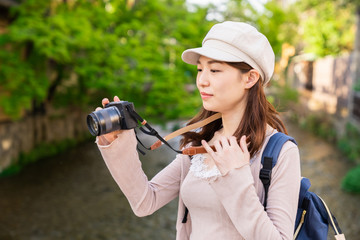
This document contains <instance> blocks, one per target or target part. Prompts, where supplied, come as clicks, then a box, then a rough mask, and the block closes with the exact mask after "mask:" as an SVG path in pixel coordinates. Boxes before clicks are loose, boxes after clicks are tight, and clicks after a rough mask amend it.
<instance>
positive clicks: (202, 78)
mask: <svg viewBox="0 0 360 240" xmlns="http://www.w3.org/2000/svg"><path fill="white" fill-rule="evenodd" d="M197 82H198V85H199V86H202V87H206V86H209V85H210V82H209V78H208V75H207V74H206V72H204V71H202V72H198V74H197Z"/></svg>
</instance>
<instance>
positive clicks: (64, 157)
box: [0, 122, 360, 240]
mask: <svg viewBox="0 0 360 240" xmlns="http://www.w3.org/2000/svg"><path fill="white" fill-rule="evenodd" d="M287 126H288V130H289V134H290V135H292V136H293V137H295V138H296V140H297V142H298V144H299V148H300V154H301V159H302V175H303V176H306V177H308V178H310V179H311V181H312V184H313V186H312V188H311V189H312V190H313V191H315V192H317V193H318V194H319V195H320V196H322V197H323V198H324V199H325V201H326V202H327V203H328V204H329V206H330V208H331V209H332V211H333V213H334V214H335V215H336V217H337V219H338V221H339V223H340V226H341V227H342V229H343V231H344V232H345V234H346V236H347V239H357V238H358V236H359V235H360V227H359V225H358V223H359V222H360V209H359V208H358V207H357V206H358V205H359V204H358V203H359V201H360V196H359V195H353V194H349V193H346V192H343V191H342V190H341V189H340V182H341V179H342V177H343V176H344V175H345V173H346V172H347V171H348V170H349V169H350V168H351V167H352V166H351V164H350V163H349V162H348V161H346V160H345V159H344V158H343V157H342V155H341V153H339V152H338V151H337V150H336V147H334V146H333V145H331V144H329V143H327V142H326V141H324V140H322V139H319V138H317V137H315V136H313V135H312V134H310V133H308V132H306V131H304V130H303V129H300V128H299V127H298V126H296V125H294V124H292V123H290V122H288V123H287ZM145 142H146V143H149V141H145ZM174 156H175V154H174V153H172V152H171V151H170V150H168V149H167V148H165V147H162V148H160V149H158V150H156V151H153V152H147V155H146V156H141V159H142V163H143V168H144V169H145V171H146V173H147V174H148V176H149V178H151V177H152V176H153V175H154V174H156V173H157V172H158V171H159V170H160V169H162V168H163V167H164V166H166V165H167V164H168V163H169V161H171V160H172V159H173V158H174ZM0 196H1V198H0V209H1V215H0V239H2V240H3V239H4V240H49V239H51V240H58V239H59V240H60V239H61V240H63V239H74V240H99V239H100V240H101V239H106V240H112V239H114V240H115V239H116V240H118V239H125V240H140V239H156V240H158V239H174V238H175V220H176V209H177V202H176V200H174V201H173V202H171V203H170V204H169V205H167V206H165V207H164V208H163V209H161V210H159V211H158V212H157V213H155V214H153V215H152V216H149V217H145V218H138V217H136V216H135V215H134V214H133V213H132V211H131V209H130V206H129V204H128V202H127V200H126V198H125V197H124V196H123V194H122V193H121V191H120V190H119V188H118V186H117V185H116V184H115V182H114V180H113V179H112V178H111V176H110V174H109V171H108V170H107V168H106V166H105V164H104V162H103V160H102V159H101V156H100V154H99V151H98V149H97V148H96V146H95V144H94V143H93V142H90V143H85V144H81V145H79V146H78V147H76V148H74V149H71V150H70V151H68V152H66V153H63V154H60V155H58V156H56V157H51V158H49V159H46V160H43V161H39V162H36V163H33V164H31V165H29V166H27V167H26V168H25V169H24V170H23V171H22V172H20V174H18V175H16V176H11V177H7V178H3V179H0Z"/></svg>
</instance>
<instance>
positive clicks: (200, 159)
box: [189, 154, 221, 179]
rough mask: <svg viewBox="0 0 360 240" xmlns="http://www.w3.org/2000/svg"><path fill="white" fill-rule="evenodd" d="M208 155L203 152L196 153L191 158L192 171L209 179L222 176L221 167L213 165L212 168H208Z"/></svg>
mask: <svg viewBox="0 0 360 240" xmlns="http://www.w3.org/2000/svg"><path fill="white" fill-rule="evenodd" d="M205 159H206V157H205V156H204V155H203V154H196V155H194V156H193V157H192V159H191V166H190V170H189V171H190V172H191V173H192V174H193V175H194V176H195V177H199V178H203V179H209V178H213V177H218V176H221V173H220V171H219V169H218V168H217V167H216V166H213V167H212V168H211V169H208V166H207V165H206V164H205V162H204V160H205Z"/></svg>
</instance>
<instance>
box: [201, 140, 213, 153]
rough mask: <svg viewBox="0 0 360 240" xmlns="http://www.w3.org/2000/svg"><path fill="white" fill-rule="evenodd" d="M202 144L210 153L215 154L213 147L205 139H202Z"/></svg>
mask: <svg viewBox="0 0 360 240" xmlns="http://www.w3.org/2000/svg"><path fill="white" fill-rule="evenodd" d="M201 145H202V146H203V147H204V148H205V150H206V152H207V153H209V154H210V155H212V154H214V151H213V150H212V149H211V147H210V146H209V144H208V143H207V142H206V141H205V140H201Z"/></svg>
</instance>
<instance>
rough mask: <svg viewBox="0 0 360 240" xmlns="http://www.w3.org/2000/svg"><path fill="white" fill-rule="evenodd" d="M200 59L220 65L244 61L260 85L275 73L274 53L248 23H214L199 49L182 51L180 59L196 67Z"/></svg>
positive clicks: (267, 42)
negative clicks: (208, 59)
mask: <svg viewBox="0 0 360 240" xmlns="http://www.w3.org/2000/svg"><path fill="white" fill-rule="evenodd" d="M200 56H205V57H208V58H211V59H214V60H218V61H222V62H245V63H247V64H249V65H250V66H251V67H252V68H254V69H256V70H258V71H259V73H260V75H261V77H262V79H263V86H265V85H266V84H267V83H268V82H269V81H270V79H271V77H272V75H273V73H274V66H275V54H274V51H273V49H272V47H271V45H270V43H269V41H268V39H267V38H266V37H265V36H264V35H263V34H262V33H260V32H259V31H258V30H257V29H256V28H254V27H253V26H251V25H249V24H247V23H242V22H231V21H226V22H223V23H218V24H215V25H214V26H213V27H212V28H211V29H210V31H209V32H208V33H207V35H206V36H205V38H204V40H203V42H202V47H200V48H192V49H188V50H185V51H184V52H183V54H182V56H181V57H182V59H183V61H184V62H186V63H189V64H193V65H197V64H198V60H199V58H200Z"/></svg>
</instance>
